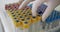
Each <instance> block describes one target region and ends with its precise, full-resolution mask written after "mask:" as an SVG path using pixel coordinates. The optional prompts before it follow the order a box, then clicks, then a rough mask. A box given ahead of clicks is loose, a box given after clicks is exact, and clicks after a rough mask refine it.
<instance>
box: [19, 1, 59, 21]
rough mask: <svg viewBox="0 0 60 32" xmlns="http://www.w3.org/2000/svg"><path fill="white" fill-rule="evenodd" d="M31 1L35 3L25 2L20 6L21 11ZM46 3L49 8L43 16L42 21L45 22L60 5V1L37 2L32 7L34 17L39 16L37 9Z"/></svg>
mask: <svg viewBox="0 0 60 32" xmlns="http://www.w3.org/2000/svg"><path fill="white" fill-rule="evenodd" d="M31 1H33V0H25V1H23V3H22V4H21V5H20V7H19V9H22V8H24V7H25V6H26V5H27V4H28V3H30V2H31ZM45 2H46V3H47V6H48V7H47V8H46V10H45V12H44V13H43V15H42V21H45V20H46V19H47V17H48V16H49V15H50V14H51V12H52V11H53V9H55V8H56V7H57V6H58V5H59V4H60V0H35V1H34V2H33V5H32V15H33V16H36V15H37V12H36V11H37V8H38V7H39V6H40V5H41V4H43V3H45Z"/></svg>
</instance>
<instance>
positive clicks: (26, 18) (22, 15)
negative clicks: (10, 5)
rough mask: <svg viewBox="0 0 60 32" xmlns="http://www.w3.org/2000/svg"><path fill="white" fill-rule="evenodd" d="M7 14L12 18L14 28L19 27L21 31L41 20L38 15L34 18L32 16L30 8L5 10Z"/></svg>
mask: <svg viewBox="0 0 60 32" xmlns="http://www.w3.org/2000/svg"><path fill="white" fill-rule="evenodd" d="M7 13H8V14H9V16H10V17H11V18H12V20H13V23H14V25H15V27H20V28H21V29H28V28H29V27H30V26H32V25H34V24H35V23H37V22H38V21H40V20H41V16H39V15H38V16H36V17H34V16H32V12H31V9H30V8H28V9H25V10H7Z"/></svg>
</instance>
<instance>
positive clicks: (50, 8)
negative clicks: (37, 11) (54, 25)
mask: <svg viewBox="0 0 60 32" xmlns="http://www.w3.org/2000/svg"><path fill="white" fill-rule="evenodd" d="M57 5H59V3H58V2H49V3H48V7H47V9H46V10H45V12H44V13H43V15H42V21H45V20H46V19H47V17H48V16H49V15H50V14H51V13H52V11H53V10H54V9H55V8H56V6H57Z"/></svg>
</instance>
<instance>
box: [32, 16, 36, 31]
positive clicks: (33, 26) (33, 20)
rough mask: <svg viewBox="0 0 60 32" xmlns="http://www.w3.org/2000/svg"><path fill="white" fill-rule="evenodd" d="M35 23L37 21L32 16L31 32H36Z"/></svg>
mask: <svg viewBox="0 0 60 32" xmlns="http://www.w3.org/2000/svg"><path fill="white" fill-rule="evenodd" d="M36 21H37V18H36V17H34V16H32V22H33V23H32V32H36Z"/></svg>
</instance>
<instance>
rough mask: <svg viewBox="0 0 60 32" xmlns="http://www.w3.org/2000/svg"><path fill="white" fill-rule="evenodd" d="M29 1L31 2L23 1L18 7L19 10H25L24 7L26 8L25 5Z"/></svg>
mask: <svg viewBox="0 0 60 32" xmlns="http://www.w3.org/2000/svg"><path fill="white" fill-rule="evenodd" d="M31 1H32V0H25V1H23V3H22V4H21V5H20V7H19V9H22V8H25V7H26V6H27V4H28V3H29V2H31Z"/></svg>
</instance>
